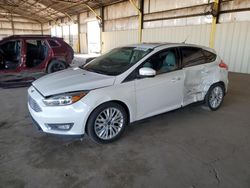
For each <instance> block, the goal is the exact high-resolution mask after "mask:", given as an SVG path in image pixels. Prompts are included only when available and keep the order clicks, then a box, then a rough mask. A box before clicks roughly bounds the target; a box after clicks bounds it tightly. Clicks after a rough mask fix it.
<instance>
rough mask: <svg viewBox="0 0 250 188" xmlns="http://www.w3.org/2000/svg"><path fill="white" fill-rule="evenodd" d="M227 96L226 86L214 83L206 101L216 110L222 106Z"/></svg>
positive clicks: (211, 108)
mask: <svg viewBox="0 0 250 188" xmlns="http://www.w3.org/2000/svg"><path fill="white" fill-rule="evenodd" d="M224 96H225V88H224V86H223V85H222V84H220V83H216V84H213V85H212V86H211V87H210V88H209V90H208V92H207V94H206V97H205V103H206V105H207V106H208V107H209V109H210V110H212V111H215V110H217V109H219V108H220V106H221V104H222V103H223V100H224Z"/></svg>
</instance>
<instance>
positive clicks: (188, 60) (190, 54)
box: [181, 47, 207, 67]
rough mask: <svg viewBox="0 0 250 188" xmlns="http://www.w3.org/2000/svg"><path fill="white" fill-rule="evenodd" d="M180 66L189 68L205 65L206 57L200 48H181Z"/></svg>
mask: <svg viewBox="0 0 250 188" xmlns="http://www.w3.org/2000/svg"><path fill="white" fill-rule="evenodd" d="M181 54H182V66H183V67H190V66H195V65H199V64H203V63H206V62H207V61H206V57H205V55H204V53H203V50H202V49H201V48H195V47H182V48H181Z"/></svg>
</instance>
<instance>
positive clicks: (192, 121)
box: [0, 74, 250, 188]
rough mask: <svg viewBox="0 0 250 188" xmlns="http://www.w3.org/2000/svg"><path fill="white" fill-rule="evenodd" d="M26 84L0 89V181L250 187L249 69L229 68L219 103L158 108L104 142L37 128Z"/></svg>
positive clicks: (58, 184) (174, 187)
mask: <svg viewBox="0 0 250 188" xmlns="http://www.w3.org/2000/svg"><path fill="white" fill-rule="evenodd" d="M26 90H27V89H26V88H19V89H9V90H0V104H1V114H0V187H3V188H7V187H31V188H33V187H37V188H40V187H41V188H44V187H52V188H56V187H59V188H64V187H65V188H66V187H119V188H120V187H170V188H179V187H180V188H199V187H200V188H216V187H225V188H231V187H232V188H236V187H237V188H249V187H250V75H244V74H230V89H229V93H228V95H227V96H226V98H225V101H224V104H223V106H222V107H221V108H220V109H219V110H218V111H216V112H210V111H208V110H206V109H204V107H202V106H200V105H198V104H195V105H191V106H188V107H185V108H183V109H179V110H176V111H173V112H169V113H165V114H162V115H159V116H157V117H153V118H150V119H147V120H144V121H141V122H138V123H135V124H134V125H133V126H130V127H128V128H127V130H126V132H125V134H124V136H123V137H122V138H121V139H120V140H119V141H117V142H115V143H113V144H110V145H97V144H94V143H92V142H90V141H89V140H88V139H84V140H83V141H82V142H81V141H69V140H61V139H58V138H54V137H51V136H47V135H44V134H41V133H38V132H37V131H36V129H35V128H34V127H33V125H32V123H31V120H30V118H29V115H28V111H27V108H26Z"/></svg>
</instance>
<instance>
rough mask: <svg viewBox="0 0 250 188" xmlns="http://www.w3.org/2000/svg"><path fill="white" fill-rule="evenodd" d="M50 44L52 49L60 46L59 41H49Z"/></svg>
mask: <svg viewBox="0 0 250 188" xmlns="http://www.w3.org/2000/svg"><path fill="white" fill-rule="evenodd" d="M48 42H49V45H50V46H51V47H52V48H54V47H59V46H60V44H59V42H57V41H56V40H54V39H49V40H48Z"/></svg>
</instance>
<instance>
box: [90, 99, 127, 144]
mask: <svg viewBox="0 0 250 188" xmlns="http://www.w3.org/2000/svg"><path fill="white" fill-rule="evenodd" d="M127 124H128V116H127V113H126V111H125V110H124V108H123V107H122V106H121V105H119V104H117V103H114V102H109V103H104V104H102V105H101V106H99V107H97V108H96V109H95V110H94V111H93V112H92V114H91V115H90V118H89V120H88V123H87V132H88V136H89V137H90V139H91V140H93V141H94V142H97V143H103V144H105V143H110V142H113V141H115V140H117V139H118V138H120V137H121V135H122V133H123V132H124V130H125V126H126V125H127Z"/></svg>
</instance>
